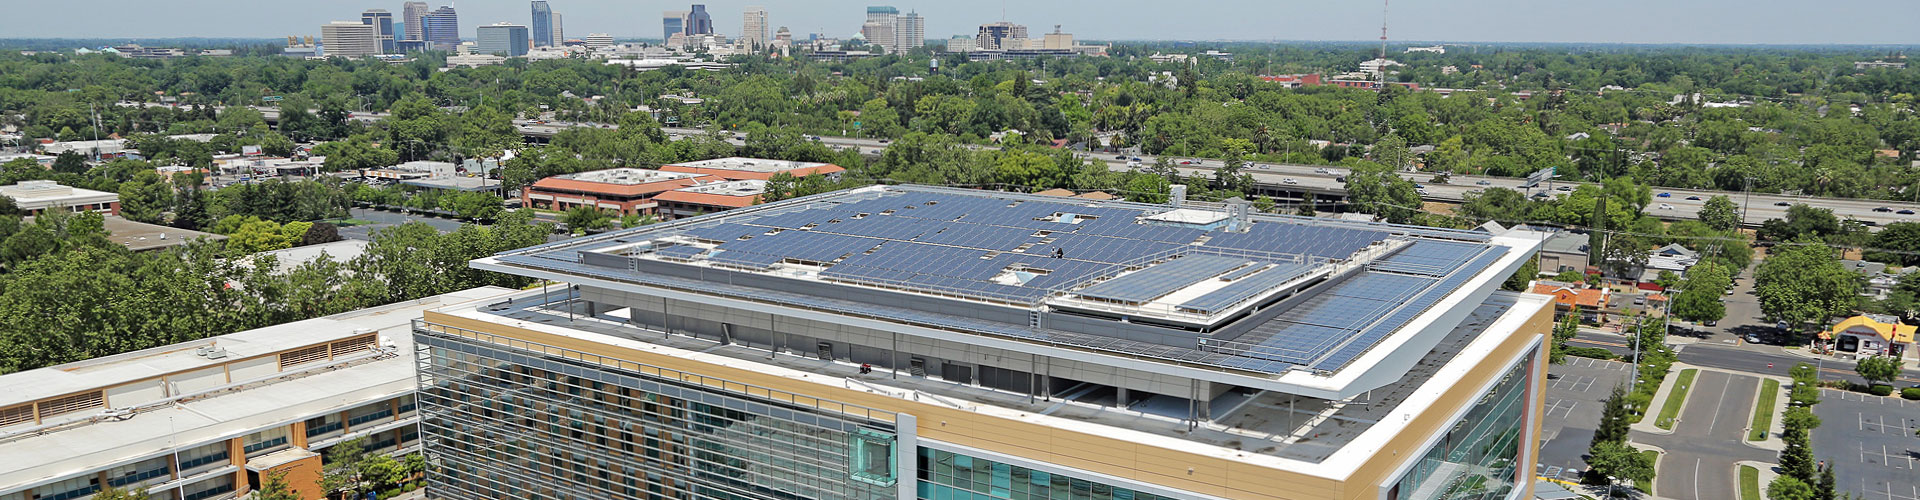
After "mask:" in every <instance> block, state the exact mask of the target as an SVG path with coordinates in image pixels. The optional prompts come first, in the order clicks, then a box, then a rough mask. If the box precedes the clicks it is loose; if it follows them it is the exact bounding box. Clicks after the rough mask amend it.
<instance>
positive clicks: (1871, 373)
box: [1853, 356, 1901, 385]
mask: <svg viewBox="0 0 1920 500" xmlns="http://www.w3.org/2000/svg"><path fill="white" fill-rule="evenodd" d="M1900 364H1901V362H1900V358H1896V357H1893V356H1873V357H1870V358H1865V359H1861V360H1860V361H1859V362H1857V363H1854V365H1853V371H1854V372H1855V373H1859V374H1860V378H1864V379H1867V383H1870V384H1881V385H1884V384H1891V383H1893V381H1894V379H1898V378H1900Z"/></svg>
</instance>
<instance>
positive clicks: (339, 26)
mask: <svg viewBox="0 0 1920 500" xmlns="http://www.w3.org/2000/svg"><path fill="white" fill-rule="evenodd" d="M375 30H376V28H375V27H374V26H373V25H371V24H366V23H356V22H352V21H334V22H331V23H327V24H324V25H321V26H320V43H321V46H323V47H326V54H327V55H328V56H338V57H365V56H370V55H374V54H379V53H380V36H379V35H378V34H377V32H376V31H375Z"/></svg>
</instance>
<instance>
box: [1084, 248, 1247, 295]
mask: <svg viewBox="0 0 1920 500" xmlns="http://www.w3.org/2000/svg"><path fill="white" fill-rule="evenodd" d="M1246 264H1247V260H1246V259H1236V258H1233V257H1220V256H1214V255H1188V256H1185V257H1181V258H1178V259H1174V260H1171V261H1168V262H1162V263H1160V264H1155V265H1153V266H1149V267H1147V268H1146V269H1142V270H1139V271H1135V272H1133V273H1131V274H1127V275H1123V276H1120V277H1118V278H1114V279H1111V280H1107V281H1103V282H1100V283H1098V284H1095V285H1093V286H1090V287H1087V288H1085V289H1082V290H1080V291H1079V292H1077V293H1076V294H1077V295H1079V296H1081V297H1084V298H1088V299H1095V300H1109V301H1114V302H1123V303H1129V304H1140V303H1145V302H1149V301H1152V300H1153V299H1157V298H1160V297H1162V296H1165V295H1166V294H1169V293H1173V292H1174V291H1175V290H1179V289H1181V288H1186V287H1187V286H1188V285H1192V284H1194V283H1199V282H1200V280H1204V279H1207V278H1212V277H1214V276H1219V275H1220V273H1224V272H1227V271H1230V270H1232V269H1233V268H1236V267H1240V266H1242V265H1246Z"/></svg>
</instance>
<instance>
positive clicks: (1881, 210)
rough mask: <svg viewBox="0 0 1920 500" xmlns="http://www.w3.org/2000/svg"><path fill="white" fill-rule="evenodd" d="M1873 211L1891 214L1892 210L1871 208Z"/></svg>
mask: <svg viewBox="0 0 1920 500" xmlns="http://www.w3.org/2000/svg"><path fill="white" fill-rule="evenodd" d="M1873 211H1875V212H1880V213H1887V212H1892V211H1893V209H1891V208H1887V207H1873Z"/></svg>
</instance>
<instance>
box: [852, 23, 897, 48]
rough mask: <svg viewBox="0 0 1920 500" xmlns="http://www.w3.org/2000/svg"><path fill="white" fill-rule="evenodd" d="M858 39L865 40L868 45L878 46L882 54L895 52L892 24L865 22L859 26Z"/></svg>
mask: <svg viewBox="0 0 1920 500" xmlns="http://www.w3.org/2000/svg"><path fill="white" fill-rule="evenodd" d="M860 38H863V39H866V41H867V44H868V45H878V46H880V53H882V54H885V53H888V52H895V49H894V47H896V45H894V41H895V40H894V37H893V23H882V22H879V21H867V23H866V24H862V25H860Z"/></svg>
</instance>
